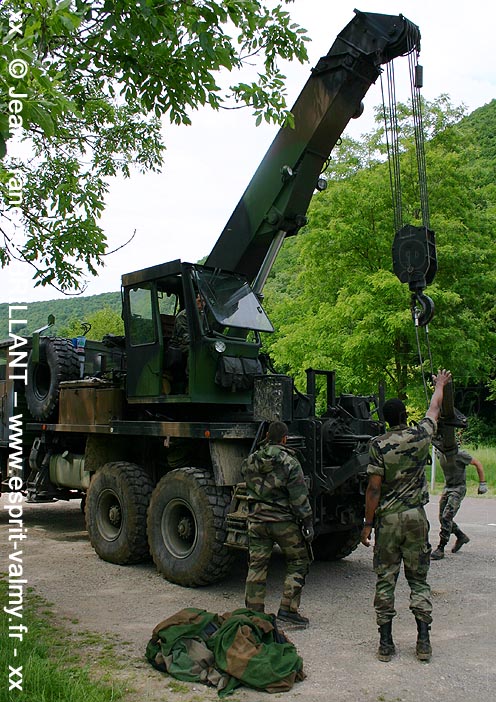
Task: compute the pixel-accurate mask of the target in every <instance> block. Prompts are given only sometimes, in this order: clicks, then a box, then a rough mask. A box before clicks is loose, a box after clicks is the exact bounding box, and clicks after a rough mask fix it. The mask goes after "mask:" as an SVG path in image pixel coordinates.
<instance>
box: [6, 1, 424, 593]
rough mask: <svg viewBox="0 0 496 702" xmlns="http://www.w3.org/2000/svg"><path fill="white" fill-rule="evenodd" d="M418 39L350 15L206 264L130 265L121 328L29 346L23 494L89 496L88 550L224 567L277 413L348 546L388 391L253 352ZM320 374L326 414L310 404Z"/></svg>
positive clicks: (164, 566) (325, 553)
mask: <svg viewBox="0 0 496 702" xmlns="http://www.w3.org/2000/svg"><path fill="white" fill-rule="evenodd" d="M419 40H420V34H419V31H418V28H417V27H416V26H415V25H413V24H412V23H411V22H409V21H408V20H406V19H405V18H404V17H402V16H401V15H400V16H388V15H377V14H371V13H361V12H356V16H355V18H354V19H353V20H352V21H351V22H350V23H349V25H348V26H347V27H345V29H344V30H343V31H342V32H341V33H340V35H339V36H338V38H337V39H336V41H335V43H334V44H333V46H332V47H331V49H330V51H329V53H328V54H327V55H326V56H324V57H323V58H322V59H320V61H319V62H318V64H317V65H316V66H315V68H314V69H313V70H312V74H311V76H310V78H309V80H308V82H307V84H306V86H305V87H304V89H303V91H302V93H301V95H300V97H299V98H298V100H297V102H296V104H295V106H294V108H293V114H294V119H295V127H294V129H292V128H290V127H286V128H282V129H281V130H280V131H279V133H278V135H277V136H276V138H275V140H274V142H273V144H272V146H271V147H270V149H269V151H268V152H267V155H266V156H265V158H264V159H263V161H262V163H261V165H260V167H259V169H258V170H257V172H256V173H255V175H254V177H253V179H252V181H251V183H250V184H249V186H248V188H247V190H246V191H245V193H244V195H243V197H242V198H241V200H240V202H239V204H238V206H237V207H236V208H235V210H234V212H233V214H232V216H231V218H230V219H229V222H228V223H227V225H226V227H225V228H224V230H223V232H222V233H221V235H220V237H219V239H218V241H217V243H216V244H215V246H214V248H213V250H212V252H211V254H210V255H209V256H208V257H207V259H206V262H205V264H204V265H198V264H192V263H185V262H181V261H178V260H177V261H172V262H170V263H163V264H159V265H155V266H152V267H150V268H146V269H144V270H140V271H136V272H132V273H127V274H125V275H123V277H122V305H123V307H122V309H123V319H124V323H125V335H124V336H123V337H111V336H108V337H106V338H105V339H104V340H103V341H102V342H99V343H98V344H97V343H95V342H87V343H86V344H84V343H81V346H80V347H78V344H79V341H77V343H74V344H71V342H70V341H68V340H61V339H56V338H50V337H41V339H40V343H41V345H40V347H39V351H38V352H37V353H33V352H31V355H30V356H29V361H28V365H29V366H30V369H29V382H28V383H27V384H26V385H25V387H24V388H23V387H19V388H18V392H20V393H22V392H23V390H24V391H25V393H26V398H27V403H26V405H27V406H26V408H25V409H24V410H23V422H24V425H25V436H26V437H28V439H27V442H28V443H26V446H25V447H24V454H23V467H22V470H21V471H19V469H18V468H16V470H15V471H14V472H15V473H16V474H19V472H21V473H22V476H21V477H22V479H23V481H24V492H25V494H26V497H27V499H28V500H31V501H41V500H43V501H50V500H56V499H73V498H75V497H78V498H83V503H84V504H85V513H86V524H87V528H88V532H89V537H90V540H91V543H92V545H93V546H94V548H95V550H96V551H97V553H98V554H99V555H100V556H101V557H102V558H104V559H105V560H108V561H111V562H115V563H133V562H137V561H139V560H142V559H144V558H147V557H148V556H149V554H150V553H151V556H152V557H153V560H154V561H155V563H156V565H157V568H158V569H159V571H160V572H161V573H162V574H163V575H164V577H166V578H167V579H169V580H171V581H173V582H176V583H179V584H182V585H188V586H193V585H202V584H208V583H210V582H213V581H215V580H217V579H219V578H221V577H222V576H223V575H224V574H225V573H226V572H227V571H228V569H229V568H230V564H231V558H232V553H233V551H234V550H235V549H236V548H238V549H243V548H245V547H246V529H245V527H246V499H245V494H244V485H243V483H242V474H241V464H242V461H243V459H244V458H245V457H246V456H247V455H248V453H249V451H250V450H252V448H253V447H254V446H256V444H257V441H259V440H261V439H262V438H263V436H264V432H265V429H266V427H267V423H268V422H270V421H272V420H274V419H280V420H283V421H285V422H287V424H288V426H289V429H290V438H289V441H290V445H292V446H293V447H294V448H295V449H296V450H297V451H298V452H299V456H300V460H301V463H302V466H303V470H304V473H305V476H306V479H307V482H308V485H309V490H310V498H311V503H312V507H313V512H314V521H315V534H316V539H315V542H314V551H315V555H316V557H318V558H322V559H335V558H341V557H343V556H346V555H347V554H348V553H350V552H351V551H352V550H353V549H354V548H355V547H356V545H357V543H358V540H359V532H360V525H361V521H362V518H363V510H364V489H365V467H366V463H367V445H368V442H369V440H370V438H371V437H372V436H374V435H376V434H378V433H380V432H381V430H382V427H383V425H382V423H381V421H380V417H379V414H380V411H378V400H377V398H376V397H375V396H372V395H371V396H354V395H346V394H345V395H341V396H339V397H337V396H336V392H335V377H334V373H333V372H332V371H330V370H325V369H308V370H307V387H306V389H305V392H299V391H297V390H296V389H295V388H294V386H293V380H292V378H291V377H289V376H286V375H280V374H277V373H275V372H274V371H273V370H272V369H271V367H270V363H269V361H268V359H267V358H266V357H265V355H264V354H263V353H262V352H261V348H262V336H261V335H263V334H264V333H270V332H271V331H273V328H272V325H271V323H270V321H269V319H268V318H267V316H266V314H265V312H264V310H263V307H262V303H261V299H262V296H261V293H262V290H263V286H264V283H265V281H266V279H267V276H268V275H269V273H270V270H271V268H272V265H273V263H274V261H275V259H276V257H277V254H278V251H279V250H280V247H281V246H282V244H283V241H284V239H285V238H286V237H287V236H293V235H295V234H297V233H298V231H299V230H300V229H301V227H302V226H304V225H305V223H306V212H307V209H308V205H309V202H310V200H311V197H312V195H313V193H314V191H315V190H316V189H317V190H318V189H323V187H324V184H323V182H322V181H321V180H320V179H319V176H320V174H321V173H322V172H323V170H324V168H325V163H326V161H327V159H328V157H329V155H330V153H331V151H332V148H333V147H334V145H335V144H336V142H337V141H338V139H339V138H340V136H341V134H342V132H343V130H344V129H345V127H346V125H347V124H348V122H349V120H350V119H351V118H353V117H354V116H358V115H359V114H360V112H361V101H362V99H363V97H364V96H365V94H366V92H367V90H368V88H369V87H370V85H371V84H372V83H373V82H374V81H375V80H376V79H377V77H378V76H379V74H380V72H381V70H382V69H381V65H382V64H383V63H386V62H388V61H390V60H392V59H393V58H394V57H396V56H399V55H404V54H407V53H411V52H412V51H415V50H418V48H419ZM179 313H181V315H182V316H183V319H184V317H185V319H186V324H185V328H186V330H187V335H188V336H187V341H186V342H185V343H184V347H183V349H182V350H180V349H178V346H177V339H176V338H175V323H176V322H175V320H176V318H177V317H178V314H179ZM34 341H35V344H34V345H35V348H36V347H37V345H38V342H37V337H36V335H35V338H34ZM9 348H10V347H9V345H8V344H5V345H4V346H3V348H0V353H1V352H2V351H3V353H4V356H5V358H6V364H5V365H4V368H5V378H4V379H0V392H2V394H3V396H4V398H7V396H8V397H12V391H11V389H10V388H11V385H12V383H11V381H9V370H8V369H9V365H8V357H9ZM321 377H322V378H323V379H324V381H325V388H326V402H325V405H326V407H325V410H324V412H323V413H322V414H320V415H317V413H316V399H317V387H318V385H319V378H321ZM16 382H17V383H18V385H19V382H20V381H16ZM9 383H10V384H9ZM9 393H10V394H9ZM7 405H9V406H10V409H9V410H8V412H10V413H12V412H14V411H15V408H14V407H13V403H12V400H9V401H6V402H5V403H4V406H7ZM8 412H6V411H4V413H3V417H4V419H5V417H6V416H7V414H8ZM4 426H7V425H6V424H5V422H4ZM33 437H34V439H33ZM8 439H9V437H8V431H7V430H5V431H4V433H3V435H2V436H0V448H2V454H1V456H2V486H3V487H2V489H3V490H5V488H6V487H8V479H9V476H10V475H12V472H11V471H10V469H9V468H8V463H7V457H8V450H9V440H8Z"/></svg>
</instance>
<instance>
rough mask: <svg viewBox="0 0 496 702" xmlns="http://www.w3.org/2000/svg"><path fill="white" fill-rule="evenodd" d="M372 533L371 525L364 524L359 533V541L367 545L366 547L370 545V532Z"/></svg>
mask: <svg viewBox="0 0 496 702" xmlns="http://www.w3.org/2000/svg"><path fill="white" fill-rule="evenodd" d="M371 533H372V527H370V526H364V527H363V529H362V533H361V535H360V541H361V542H362V544H363V545H364V546H367V548H368V547H369V546H370V534H371Z"/></svg>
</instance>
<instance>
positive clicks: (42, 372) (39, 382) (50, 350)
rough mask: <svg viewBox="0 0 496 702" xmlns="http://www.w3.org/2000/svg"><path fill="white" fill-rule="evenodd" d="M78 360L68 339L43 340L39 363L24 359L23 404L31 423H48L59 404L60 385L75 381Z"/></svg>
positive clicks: (30, 358)
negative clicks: (46, 421)
mask: <svg viewBox="0 0 496 702" xmlns="http://www.w3.org/2000/svg"><path fill="white" fill-rule="evenodd" d="M79 375H80V371H79V356H78V354H77V352H76V349H75V348H74V346H73V345H72V343H71V342H70V341H69V339H62V338H59V337H53V338H52V337H48V336H44V337H42V338H41V339H40V353H39V360H38V361H34V360H33V352H32V351H31V353H30V354H29V358H28V382H27V385H26V402H27V405H28V408H29V411H30V413H31V415H32V416H33V418H34V419H38V420H40V421H45V420H48V419H51V418H52V416H53V414H54V412H55V409H56V407H57V404H58V401H59V394H60V383H61V382H62V381H63V380H77V379H78V378H79Z"/></svg>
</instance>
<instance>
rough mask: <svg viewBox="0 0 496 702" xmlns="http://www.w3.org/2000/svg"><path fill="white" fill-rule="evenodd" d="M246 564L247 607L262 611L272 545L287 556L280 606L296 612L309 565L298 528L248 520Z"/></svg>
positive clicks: (293, 523) (305, 547) (290, 524)
mask: <svg viewBox="0 0 496 702" xmlns="http://www.w3.org/2000/svg"><path fill="white" fill-rule="evenodd" d="M248 540H249V551H250V557H249V566H248V575H247V576H246V588H245V604H246V607H247V608H248V609H252V610H255V611H257V612H263V611H264V603H265V591H266V583H267V573H268V570H269V561H270V557H271V554H272V548H273V546H274V544H278V545H279V547H280V549H281V551H282V553H283V555H284V558H285V559H286V577H285V580H284V587H283V594H282V598H281V605H280V607H281V609H287V610H290V611H292V612H296V611H297V609H298V607H299V604H300V598H301V591H302V589H303V586H304V584H305V578H306V575H307V573H308V570H309V566H310V558H309V555H308V549H307V546H306V544H305V541H304V539H303V537H302V535H301V530H300V527H299V526H298V525H297V524H296V523H295V522H252V521H250V520H249V521H248Z"/></svg>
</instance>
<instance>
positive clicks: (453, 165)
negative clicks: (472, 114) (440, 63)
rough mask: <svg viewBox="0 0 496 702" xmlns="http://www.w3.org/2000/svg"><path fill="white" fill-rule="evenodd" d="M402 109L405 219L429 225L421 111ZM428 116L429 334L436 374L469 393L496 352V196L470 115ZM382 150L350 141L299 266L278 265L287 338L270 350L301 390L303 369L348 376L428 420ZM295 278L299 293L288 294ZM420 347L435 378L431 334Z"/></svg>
mask: <svg viewBox="0 0 496 702" xmlns="http://www.w3.org/2000/svg"><path fill="white" fill-rule="evenodd" d="M441 106H442V107H441ZM400 108H401V109H400V110H399V113H400V114H401V121H400V133H401V134H402V135H404V138H403V139H402V155H401V165H402V173H403V176H404V177H403V200H404V202H403V204H404V214H405V219H406V221H409V222H411V223H412V224H420V221H419V219H418V217H419V214H420V207H419V200H418V195H416V192H417V190H418V188H417V187H416V182H415V181H416V177H417V176H416V166H415V164H414V159H413V144H412V141H411V130H410V128H409V124H408V122H407V119H408V117H409V110H408V108H407V106H405V105H401V106H400ZM424 113H425V119H426V122H427V124H428V125H429V124H432V125H435V129H433V131H432V132H431V136H432V138H431V139H430V141H429V142H428V143H427V145H426V148H427V153H426V160H427V168H428V174H427V175H428V185H429V196H430V198H429V199H430V210H431V226H432V228H433V229H434V230H435V231H436V233H437V234H436V239H437V256H438V264H439V269H438V272H437V275H436V278H435V280H434V282H433V284H432V285H431V286H430V287H429V289H428V290H427V294H428V295H430V296H431V297H432V298H433V300H434V302H435V306H436V314H435V316H434V319H433V321H432V323H431V324H430V325H429V326H430V334H429V336H430V342H431V348H432V358H433V363H434V369H437V367H438V365H442V366H443V367H446V368H450V369H451V370H452V372H453V374H454V377H455V381H456V383H457V385H458V386H460V387H463V386H464V385H465V384H467V383H468V382H469V381H471V382H485V383H487V381H488V378H489V377H491V375H492V374H494V371H495V352H496V334H495V331H496V329H495V325H494V318H495V317H494V314H495V307H494V286H495V284H496V274H495V270H496V269H495V262H496V260H495V259H496V246H495V244H494V237H493V231H494V226H495V214H496V212H495V207H494V204H495V197H494V195H495V193H494V188H493V186H492V184H491V183H489V182H488V181H487V179H486V176H485V163H484V161H482V160H481V159H480V157H479V147H478V139H477V136H476V135H475V134H473V133H472V131H471V130H470V129H469V128H468V127H465V126H462V124H461V123H458V122H457V121H456V120H457V119H458V118H459V113H460V112H459V109H453V108H452V107H451V105H450V104H449V101H447V99H446V97H445V96H442V98H441V99H440V100H438V101H435V102H434V103H433V104H432V103H427V104H426V105H425V106H424ZM379 144H380V134H378V133H377V132H374V133H372V134H370V135H366V137H365V138H364V142H363V143H362V144H361V145H357V146H356V147H354V145H353V143H351V142H349V141H348V142H345V143H344V145H345V147H346V158H345V157H343V156H342V155H341V156H338V158H337V159H336V158H333V161H332V162H331V164H332V165H331V172H330V175H329V176H328V177H329V186H328V189H327V190H326V191H325V192H324V193H320V194H319V195H318V196H317V197H316V198H315V200H314V201H313V202H312V205H311V208H310V211H309V225H308V227H307V228H306V230H305V232H304V233H303V235H301V236H300V237H298V239H297V240H296V241H295V242H291V252H290V254H288V258H289V260H290V262H291V268H290V269H288V268H286V269H282V268H279V265H280V262H278V263H277V264H276V270H275V274H274V276H273V277H272V278H271V279H270V281H269V283H268V285H267V287H266V291H265V292H266V305H267V308H268V311H269V313H270V314H271V317H272V319H273V321H274V322H275V326H276V328H277V329H278V333H277V335H275V337H274V339H273V340H271V341H270V342H269V346H268V348H269V351H270V354H271V356H272V358H273V360H274V362H275V364H276V366H277V367H278V368H281V369H284V370H291V371H292V372H295V374H296V376H297V378H299V379H300V380H303V374H302V371H301V369H304V368H307V367H314V368H319V367H320V368H334V369H336V370H337V376H338V381H339V387H340V388H341V389H343V390H344V391H346V392H365V393H370V392H371V391H373V390H374V388H377V386H378V384H379V382H382V381H385V382H386V385H387V389H388V394H389V395H391V394H394V395H398V396H400V397H402V398H405V399H407V400H408V402H409V404H410V405H411V406H412V408H416V409H418V410H419V411H420V410H421V408H425V402H426V397H425V391H424V387H423V383H422V382H421V378H422V374H421V371H422V365H421V363H420V361H419V354H418V350H417V340H416V335H415V328H414V325H413V322H412V318H411V313H410V293H409V291H408V288H407V287H406V286H404V285H402V284H401V283H400V282H399V281H398V280H397V278H396V277H395V275H394V274H393V272H392V270H391V269H392V261H391V245H392V240H393V235H394V230H393V216H392V206H391V193H390V190H389V175H388V172H387V164H385V163H383V162H381V148H380V147H379ZM358 162H359V164H360V165H359V167H358V166H357V163H358ZM281 263H284V260H281ZM285 279H286V280H287V281H288V283H287V287H286V292H287V293H288V294H283V295H282V296H281V295H280V294H279V293H280V288H281V283H282V281H284V280H285ZM276 292H277V295H276ZM419 343H420V348H421V352H422V356H423V359H424V363H423V370H424V372H425V373H426V374H427V375H428V374H429V373H430V364H429V362H428V359H427V346H426V341H425V339H424V334H423V330H422V329H421V330H420V334H419Z"/></svg>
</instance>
